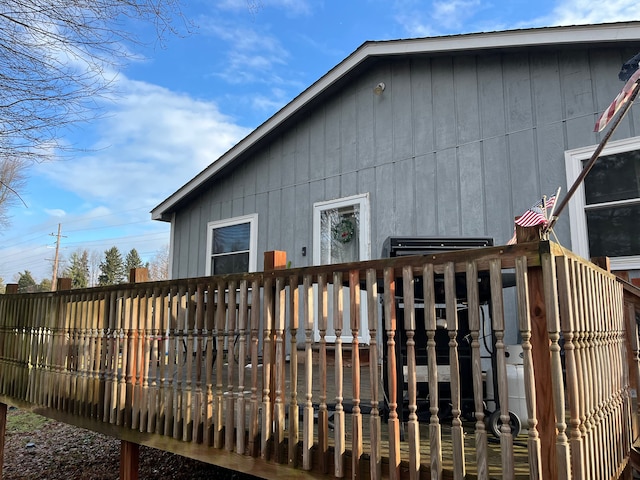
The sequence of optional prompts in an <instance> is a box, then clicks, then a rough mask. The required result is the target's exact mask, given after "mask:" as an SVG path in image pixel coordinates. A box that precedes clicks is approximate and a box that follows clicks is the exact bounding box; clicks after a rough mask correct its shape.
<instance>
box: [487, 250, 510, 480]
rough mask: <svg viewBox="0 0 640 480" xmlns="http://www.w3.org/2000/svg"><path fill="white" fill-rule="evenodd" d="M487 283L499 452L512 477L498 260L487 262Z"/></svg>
mask: <svg viewBox="0 0 640 480" xmlns="http://www.w3.org/2000/svg"><path fill="white" fill-rule="evenodd" d="M489 269H490V270H489V283H490V285H491V316H492V321H493V331H494V335H495V339H496V343H495V351H496V372H497V373H496V376H497V381H498V403H499V404H500V422H501V426H500V452H501V455H500V456H501V458H502V469H503V473H502V475H503V477H504V478H505V479H512V478H514V464H513V437H512V435H511V425H510V416H509V401H508V398H509V392H508V383H507V365H506V357H505V350H504V326H505V323H504V307H503V300H502V298H503V297H502V269H501V266H500V260H491V261H490V263H489Z"/></svg>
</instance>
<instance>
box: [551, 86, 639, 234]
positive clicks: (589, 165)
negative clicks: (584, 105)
mask: <svg viewBox="0 0 640 480" xmlns="http://www.w3.org/2000/svg"><path fill="white" fill-rule="evenodd" d="M638 91H640V82H638V83H636V85H635V87H633V92H632V93H631V96H630V97H629V101H628V102H626V104H625V105H624V106H623V107H622V111H621V112H620V114H619V115H618V117H617V118H616V119H615V120H614V122H613V125H611V127H610V128H609V131H608V132H607V133H606V135H605V136H604V137H603V138H602V140H601V141H600V143H599V144H598V146H597V147H596V149H595V150H594V152H593V154H592V155H591V158H590V159H589V161H588V162H587V164H586V165H585V166H584V167H583V168H582V171H581V172H580V175H578V178H576V179H575V181H574V182H573V185H571V188H570V189H569V190H568V191H567V194H566V195H565V197H564V198H563V199H562V202H560V205H558V209H557V210H556V212H555V214H554V215H553V217H551V220H550V221H549V223H548V224H547V226H546V227H545V228H544V230H543V233H547V232H548V231H549V230H551V229H552V228H553V226H554V225H555V223H556V221H557V220H558V217H559V216H560V214H561V213H562V210H564V208H565V207H566V206H567V204H568V203H569V200H571V197H572V196H573V194H574V193H575V192H576V190H577V189H578V187H579V186H580V184H581V183H582V181H583V180H584V178H585V177H586V176H587V174H588V173H589V172H590V171H591V168H592V167H593V165H594V164H595V163H596V160H597V159H598V157H599V156H600V154H601V153H602V150H603V149H604V147H605V145H606V144H607V142H608V141H609V139H610V138H611V135H613V132H614V131H615V130H616V128H618V125H619V124H620V122H621V121H622V119H623V118H624V116H625V115H626V113H627V112H628V111H629V109H630V108H631V105H633V101H634V100H635V99H636V97H637V96H638Z"/></svg>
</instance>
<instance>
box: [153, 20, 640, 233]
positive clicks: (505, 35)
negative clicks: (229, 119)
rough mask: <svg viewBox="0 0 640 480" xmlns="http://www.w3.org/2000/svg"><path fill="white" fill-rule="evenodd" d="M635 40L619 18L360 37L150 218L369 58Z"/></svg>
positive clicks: (634, 29) (161, 215) (163, 216)
mask: <svg viewBox="0 0 640 480" xmlns="http://www.w3.org/2000/svg"><path fill="white" fill-rule="evenodd" d="M639 39H640V22H623V23H610V24H600V25H579V26H568V27H547V28H531V29H522V30H507V31H500V32H490V33H471V34H463V35H450V36H443V37H429V38H418V39H406V40H388V41H368V42H365V43H363V44H362V45H361V46H360V47H359V48H358V49H357V50H355V51H354V52H353V53H352V54H351V55H349V56H348V57H347V58H345V59H344V60H343V61H342V62H340V63H339V64H338V65H336V66H335V67H334V68H333V69H331V70H330V71H329V72H327V73H326V74H325V75H323V76H322V77H321V78H320V79H319V80H318V81H316V82H315V83H313V84H312V85H311V86H310V87H309V88H307V89H306V90H304V91H303V92H302V93H301V94H300V95H298V96H297V97H296V98H294V99H293V100H292V101H291V102H289V103H288V104H287V105H285V106H284V107H283V108H282V109H281V110H279V111H278V112H277V113H275V114H274V115H273V116H272V117H270V118H269V119H268V120H267V121H266V122H264V123H263V124H262V125H260V126H259V127H258V128H256V129H255V130H253V131H252V132H251V133H250V134H249V135H247V136H246V137H245V138H244V139H242V140H241V141H240V142H238V143H237V144H236V145H235V146H234V147H232V148H231V149H230V150H229V151H227V152H226V153H225V154H223V155H222V156H221V157H220V158H219V159H218V160H216V161H215V162H213V163H212V164H211V165H209V166H208V167H207V168H205V169H204V170H202V171H201V172H200V173H199V174H197V175H196V176H195V177H194V178H193V179H192V180H190V181H189V182H188V183H186V184H185V185H183V186H182V187H181V188H180V189H178V190H177V191H176V192H175V193H173V194H172V195H171V196H170V197H168V198H167V199H165V200H164V201H163V202H162V203H160V204H159V205H158V206H157V207H155V208H154V209H153V210H152V211H151V218H152V219H153V220H163V221H169V219H170V217H169V216H168V215H167V214H168V213H170V211H171V209H172V208H173V207H175V206H176V205H177V204H178V203H179V202H181V201H182V200H183V199H184V198H185V197H187V196H188V195H190V194H191V193H193V192H194V191H195V190H197V189H198V188H200V187H201V186H202V185H203V184H204V183H205V182H206V181H208V180H209V179H210V178H212V177H213V176H215V175H216V174H217V173H218V172H219V171H220V170H222V169H223V168H225V167H226V166H227V165H229V164H230V163H231V162H232V161H233V160H234V159H235V158H237V157H239V156H241V155H242V154H243V153H245V152H247V151H248V150H249V149H250V148H251V147H252V146H253V145H255V144H256V143H258V142H259V141H261V140H262V139H264V138H265V137H267V136H268V135H269V134H270V133H271V132H273V131H274V130H276V129H277V128H278V127H279V126H280V125H282V123H283V122H285V121H286V120H287V119H288V118H290V117H291V116H292V115H294V114H295V113H296V112H298V111H300V110H302V109H303V108H304V107H305V106H306V105H308V104H309V103H310V102H312V101H313V100H314V99H316V98H317V97H318V96H319V95H320V94H322V92H324V91H325V90H326V89H327V88H328V87H329V86H331V85H332V84H334V83H335V82H337V81H339V80H340V79H342V78H343V77H345V76H346V75H347V74H348V73H349V72H351V71H352V70H353V69H354V68H356V67H357V66H359V65H360V64H362V63H363V62H365V61H366V60H367V59H369V58H372V57H379V56H392V55H414V54H434V53H447V52H458V51H478V50H491V49H512V48H523V47H533V46H536V47H540V46H545V45H569V44H571V45H579V44H586V43H610V42H624V41H634V40H635V41H637V40H639Z"/></svg>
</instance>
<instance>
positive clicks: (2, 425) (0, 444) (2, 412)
mask: <svg viewBox="0 0 640 480" xmlns="http://www.w3.org/2000/svg"><path fill="white" fill-rule="evenodd" d="M6 433H7V404H6V403H0V478H1V477H2V469H3V467H4V436H5V434H6Z"/></svg>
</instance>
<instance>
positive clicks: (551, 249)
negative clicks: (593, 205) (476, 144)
mask: <svg viewBox="0 0 640 480" xmlns="http://www.w3.org/2000/svg"><path fill="white" fill-rule="evenodd" d="M504 271H511V272H515V290H516V295H515V297H516V298H515V299H513V301H514V302H515V304H516V305H515V307H516V310H517V322H516V323H517V326H515V327H517V333H518V335H519V337H520V338H521V339H522V352H523V357H522V362H523V372H524V379H523V383H524V394H525V397H526V407H527V416H528V420H529V424H530V425H533V426H534V428H531V429H529V431H528V432H527V433H526V434H524V433H523V434H521V435H520V436H518V437H516V438H512V435H511V431H510V428H509V426H508V425H506V424H505V425H502V426H501V435H500V440H499V441H498V439H496V438H494V437H492V435H491V433H489V432H488V429H487V428H486V426H485V424H484V422H481V421H478V422H476V421H475V420H474V419H473V418H468V417H469V416H470V415H469V412H463V404H462V402H461V393H460V392H461V391H462V389H463V388H465V387H469V388H468V389H467V391H468V392H471V393H470V395H471V396H472V398H470V399H469V398H468V397H467V400H470V401H471V402H472V404H473V408H472V411H473V412H478V414H479V415H484V408H483V400H484V397H483V395H484V392H483V381H484V373H485V372H483V369H482V365H481V359H480V342H479V339H480V338H481V334H484V329H485V327H483V324H482V322H483V321H485V320H481V315H480V311H481V309H482V308H490V311H491V315H490V323H488V324H487V326H486V327H487V328H488V329H489V330H490V333H491V335H492V337H493V338H494V340H495V343H494V345H495V363H496V364H495V371H496V375H495V378H496V385H495V387H496V389H495V390H496V394H497V397H496V399H497V400H498V403H499V404H500V405H501V415H502V418H503V419H508V418H509V417H508V409H509V403H508V402H509V400H508V398H509V397H508V383H507V366H506V363H505V358H506V357H505V344H504V339H505V332H506V329H507V328H514V326H513V325H511V327H509V325H508V323H507V322H506V321H505V298H504V296H503V288H504V287H503V280H502V279H503V276H502V274H503V272H504ZM400 285H402V287H403V292H404V293H403V296H402V303H403V309H404V310H403V312H404V313H403V314H402V315H399V314H398V311H397V310H396V308H397V298H398V297H396V295H395V292H396V287H400ZM415 285H420V289H414V286H415ZM378 287H380V290H379V292H378ZM480 289H482V295H484V297H483V298H484V300H482V302H486V303H484V304H483V305H484V306H481V294H480ZM414 292H417V294H418V295H420V296H421V297H420V303H421V306H420V307H419V309H420V312H421V313H420V315H423V316H424V318H423V319H422V320H421V322H422V323H419V322H417V321H416V316H415V314H416V311H417V310H418V307H416V302H415V299H414ZM365 297H366V299H367V302H366V305H367V306H368V307H367V309H366V310H367V311H366V313H363V312H362V311H361V309H360V301H361V299H362V298H365ZM461 298H462V299H464V305H463V307H464V309H465V311H466V313H465V317H464V321H463V319H462V316H461V314H460V313H459V312H460V311H461V310H460V307H461V303H460V299H461ZM639 299H640V290H638V289H637V288H635V287H633V286H629V285H624V288H623V286H621V283H620V281H619V280H618V279H616V278H615V277H614V276H613V275H611V274H610V273H608V272H606V271H603V270H601V269H599V268H598V267H596V266H594V265H592V264H589V263H588V262H585V261H584V260H582V259H580V258H577V257H575V256H573V255H571V254H570V252H566V251H565V250H563V249H562V248H556V247H555V246H554V245H553V244H550V243H549V242H537V243H536V242H533V243H530V244H523V245H516V246H508V247H506V246H505V247H491V248H487V249H475V250H474V251H460V252H451V253H444V254H438V255H429V256H416V257H397V258H391V259H383V260H374V261H369V262H358V263H353V264H344V265H327V266H321V267H305V268H300V269H285V270H273V271H267V272H258V273H250V274H238V275H228V276H219V277H204V278H196V279H179V280H171V281H166V282H147V283H139V284H138V283H135V284H134V283H131V284H127V285H119V286H113V287H101V288H96V289H83V290H66V291H58V292H54V293H39V294H24V295H18V294H8V295H0V403H4V404H11V405H15V406H17V407H19V408H24V409H29V410H31V411H34V412H36V413H40V414H43V415H46V416H48V417H51V418H55V419H57V420H61V421H64V422H67V423H70V424H73V425H78V426H81V427H84V428H89V429H92V430H95V431H98V432H101V433H106V434H108V435H112V436H115V437H117V438H120V439H121V440H122V441H123V452H135V451H136V449H135V448H133V447H132V446H133V445H135V444H143V445H148V446H151V447H154V448H160V449H163V450H167V451H171V452H174V453H179V454H181V455H185V456H188V457H192V458H195V459H198V460H202V461H206V462H210V463H214V464H217V465H220V466H223V467H225V468H232V469H235V470H238V471H240V472H246V473H251V474H252V475H256V476H261V477H263V478H270V479H271V478H278V479H285V478H317V477H322V476H327V475H328V476H330V477H331V476H333V477H338V478H343V477H354V478H356V477H357V478H360V477H362V478H372V479H379V478H390V479H391V480H400V479H404V478H408V479H411V480H417V479H419V478H454V479H456V480H457V479H462V478H474V477H476V476H477V477H478V478H480V479H484V480H488V479H493V478H503V479H506V480H508V479H523V478H532V479H535V480H555V479H559V480H564V479H569V478H589V479H597V480H599V479H603V480H604V479H609V478H619V477H624V476H627V478H628V475H629V474H630V468H629V466H628V465H629V458H630V451H631V446H632V444H633V441H635V440H636V439H637V438H638V433H637V422H636V417H637V412H638V405H637V401H636V399H635V398H633V397H632V396H631V393H630V392H631V390H632V389H635V390H636V391H638V387H639V386H640V381H639V379H640V376H639V369H638V358H639V356H640V351H639V350H640V349H639V348H638V343H637V338H638V328H637V324H636V321H635V320H636V315H637V314H636V312H637V311H638V308H640V301H639ZM380 304H381V305H380ZM436 304H437V305H438V307H436ZM379 307H380V309H381V311H382V317H380V316H379V315H380V311H379ZM361 315H366V320H367V321H366V322H365V321H364V320H365V319H364V318H361ZM443 316H444V318H445V319H446V325H445V326H442V325H438V323H437V321H438V319H442V318H443ZM511 323H513V322H511ZM363 325H366V327H363ZM379 325H382V326H381V327H379ZM330 327H331V328H332V330H330ZM365 328H366V329H367V330H366V331H364V329H365ZM343 329H344V330H345V331H344V332H343ZM361 330H363V333H367V334H368V337H369V338H370V339H371V344H370V345H363V344H361V343H359V341H358V340H357V339H358V336H359V335H358V334H359V333H360V332H361ZM314 331H317V332H319V338H320V341H319V342H317V341H314ZM330 331H331V332H332V333H335V343H331V344H329V343H328V342H327V336H328V332H330ZM438 332H439V333H442V334H444V337H440V339H439V340H438V335H437V334H438ZM299 333H300V334H303V335H299ZM343 333H344V335H345V338H349V339H350V340H349V342H351V338H353V343H349V344H346V342H345V340H344V339H343V338H342V335H343ZM346 335H349V337H346ZM418 335H423V340H420V342H416V338H418ZM461 335H462V336H463V337H464V338H466V339H467V340H468V341H465V344H468V347H466V346H465V348H468V352H466V353H464V355H466V357H465V358H466V359H467V360H464V361H470V364H468V365H467V367H465V368H461V367H460V366H461V364H462V362H463V359H462V356H461V355H462V354H461V350H462V345H461V337H460V336H461ZM301 338H304V342H301ZM231 339H233V342H231ZM332 342H333V340H332ZM396 346H399V347H401V348H402V349H403V350H402V351H401V352H400V353H399V350H397V349H396ZM438 348H439V349H440V351H438ZM287 351H290V352H291V351H293V352H295V354H294V355H293V359H292V360H291V359H290V360H288V361H287V360H286V358H287V355H286V352H287ZM352 351H353V352H358V354H357V355H352V354H351V352H352ZM382 351H384V354H383V355H381V354H380V352H382ZM231 352H232V353H233V354H231ZM438 355H440V357H438ZM419 356H420V357H421V358H423V359H425V358H426V359H427V365H426V370H427V377H426V378H427V382H426V383H427V384H428V387H429V388H428V396H429V399H431V400H432V401H433V405H434V406H435V405H438V406H442V405H443V404H442V402H444V401H446V402H450V403H449V406H450V409H449V408H447V410H448V412H447V414H446V415H445V414H444V413H443V410H437V409H435V408H434V409H427V408H426V401H425V398H424V390H422V391H421V390H420V389H418V379H417V376H416V372H417V367H416V365H417V364H416V358H417V357H419ZM381 357H382V358H381ZM441 357H442V358H444V359H445V360H446V363H447V369H446V370H447V371H446V376H444V375H443V373H442V372H441V371H440V364H439V363H438V361H439V360H438V361H436V360H437V359H440V358H441ZM403 368H406V372H407V374H406V378H403ZM441 376H442V378H441ZM384 378H386V379H387V382H388V383H387V384H388V385H389V387H388V389H387V390H385V388H384V385H385V381H384V380H383V379H384ZM292 379H296V380H297V381H293V382H292V381H291V380H292ZM420 381H421V382H424V380H420ZM398 382H406V385H407V387H406V389H405V390H404V391H399V390H398V389H397V388H396V386H397V385H398ZM441 383H446V384H447V388H448V389H449V392H450V395H449V396H448V397H442V398H441V397H440V393H439V389H438V388H437V386H438V385H439V384H441ZM376 406H377V407H379V408H375V407H376ZM400 419H402V421H401V420H400ZM522 420H523V423H526V420H525V419H522ZM131 455H133V454H132V453H131V454H130V455H125V457H124V458H123V460H124V464H126V465H134V464H135V462H132V461H130V460H131V458H130V456H131ZM126 472H128V473H129V474H130V475H129V476H126V475H125V476H124V477H123V478H127V479H129V478H130V479H134V478H135V475H134V473H135V472H134V471H133V469H131V470H127V469H125V473H126Z"/></svg>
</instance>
